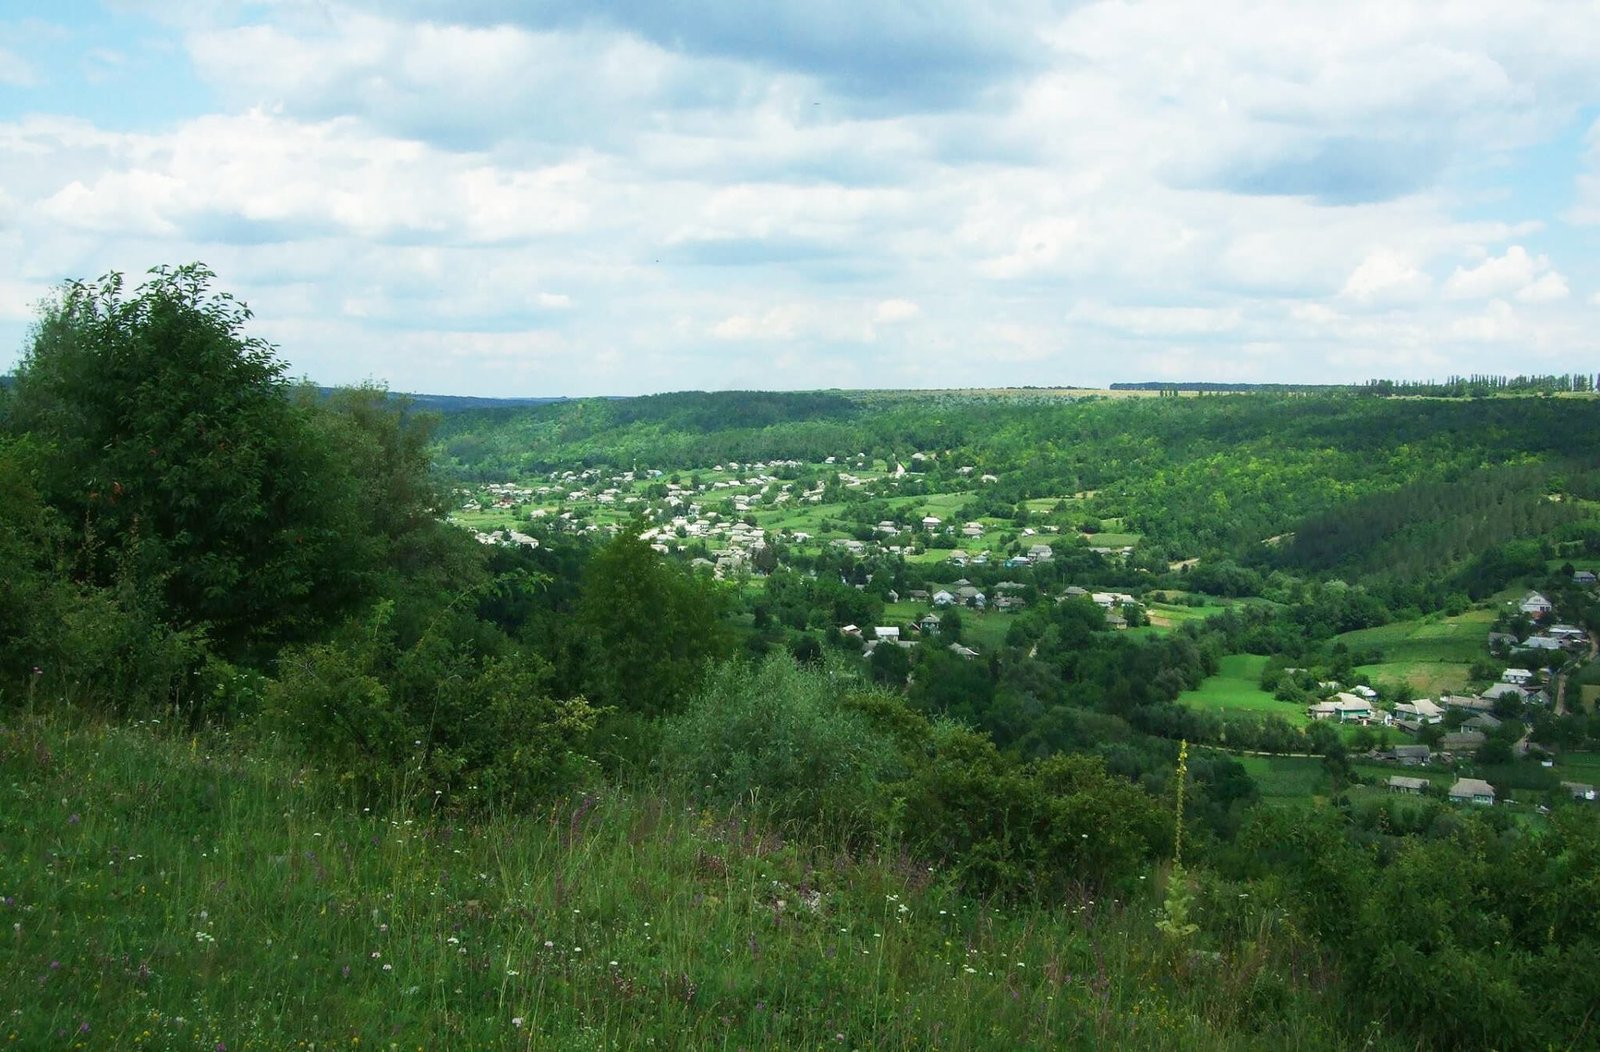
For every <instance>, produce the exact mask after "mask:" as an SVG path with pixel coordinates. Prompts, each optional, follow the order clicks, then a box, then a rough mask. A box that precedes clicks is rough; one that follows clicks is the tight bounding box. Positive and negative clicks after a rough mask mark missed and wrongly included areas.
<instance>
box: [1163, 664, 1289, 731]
mask: <svg viewBox="0 0 1600 1052" xmlns="http://www.w3.org/2000/svg"><path fill="white" fill-rule="evenodd" d="M1266 667H1267V659H1266V658H1265V657H1263V656H1261V655H1259V654H1229V655H1228V656H1227V657H1225V658H1223V659H1222V662H1221V670H1220V671H1219V672H1218V673H1217V674H1216V675H1215V676H1212V677H1211V678H1209V679H1207V680H1206V681H1205V682H1204V683H1202V684H1200V686H1199V688H1198V689H1196V690H1187V691H1184V692H1183V693H1182V694H1180V695H1178V703H1179V704H1181V705H1190V706H1193V707H1194V708H1197V709H1208V710H1210V711H1212V712H1218V713H1221V714H1222V715H1223V716H1224V717H1228V716H1250V717H1258V716H1264V715H1273V716H1282V717H1283V718H1284V719H1286V720H1288V721H1289V722H1290V723H1295V724H1301V723H1305V722H1306V721H1307V717H1306V714H1305V710H1304V709H1303V708H1302V707H1301V706H1299V705H1293V704H1290V703H1288V702H1284V701H1279V700H1278V699H1277V698H1274V697H1273V696H1272V695H1271V694H1268V693H1267V692H1266V691H1264V690H1262V689H1261V672H1262V670H1263V669H1265V668H1266Z"/></svg>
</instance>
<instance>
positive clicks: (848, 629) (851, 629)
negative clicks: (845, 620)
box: [839, 625, 861, 639]
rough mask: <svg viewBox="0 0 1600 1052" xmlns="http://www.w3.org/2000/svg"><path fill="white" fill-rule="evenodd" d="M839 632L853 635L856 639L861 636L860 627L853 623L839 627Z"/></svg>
mask: <svg viewBox="0 0 1600 1052" xmlns="http://www.w3.org/2000/svg"><path fill="white" fill-rule="evenodd" d="M839 633H840V634H841V635H846V636H853V637H855V638H856V639H860V638H861V629H859V628H857V627H856V626H855V625H845V626H844V627H843V628H841V629H839Z"/></svg>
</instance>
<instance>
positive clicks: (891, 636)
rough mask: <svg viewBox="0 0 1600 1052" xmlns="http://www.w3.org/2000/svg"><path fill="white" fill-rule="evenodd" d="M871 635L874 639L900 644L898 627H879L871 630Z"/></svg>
mask: <svg viewBox="0 0 1600 1052" xmlns="http://www.w3.org/2000/svg"><path fill="white" fill-rule="evenodd" d="M872 635H873V638H875V639H887V640H890V641H892V642H895V643H898V642H900V628H899V626H898V625H879V626H878V627H876V628H874V629H873V630H872Z"/></svg>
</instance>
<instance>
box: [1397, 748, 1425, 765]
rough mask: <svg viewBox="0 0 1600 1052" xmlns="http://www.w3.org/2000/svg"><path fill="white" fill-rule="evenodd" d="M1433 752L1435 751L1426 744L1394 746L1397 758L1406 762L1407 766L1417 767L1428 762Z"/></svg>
mask: <svg viewBox="0 0 1600 1052" xmlns="http://www.w3.org/2000/svg"><path fill="white" fill-rule="evenodd" d="M1432 754H1433V751H1432V750H1431V749H1429V748H1428V747H1427V746H1426V745H1396V746H1395V747H1394V758H1395V760H1396V761H1397V762H1399V763H1402V764H1405V765H1406V766H1407V767H1416V766H1420V765H1421V764H1425V763H1427V762H1428V758H1429V757H1430V756H1432Z"/></svg>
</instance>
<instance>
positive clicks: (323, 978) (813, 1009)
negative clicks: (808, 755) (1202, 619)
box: [0, 719, 1348, 1052]
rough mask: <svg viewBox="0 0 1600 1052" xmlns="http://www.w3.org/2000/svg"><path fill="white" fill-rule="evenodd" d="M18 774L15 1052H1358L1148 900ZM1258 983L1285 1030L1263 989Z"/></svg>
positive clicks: (156, 753)
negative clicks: (984, 888)
mask: <svg viewBox="0 0 1600 1052" xmlns="http://www.w3.org/2000/svg"><path fill="white" fill-rule="evenodd" d="M0 778H3V779H4V780H5V783H6V784H7V786H8V787H9V792H8V796H7V804H6V807H5V808H4V810H3V811H0V844H3V846H4V850H3V851H0V913H3V914H4V920H5V921H6V923H7V925H8V926H9V930H6V931H5V936H4V937H5V939H6V943H7V947H6V948H7V954H6V967H5V969H4V971H3V972H0V1034H3V1035H4V1038H3V1040H5V1041H6V1043H7V1044H8V1045H9V1046H10V1047H15V1048H69V1047H72V1048H76V1047H84V1048H89V1047H94V1048H128V1049H132V1048H205V1049H214V1048H224V1047H226V1048H227V1049H230V1050H235V1052H237V1050H240V1049H256V1048H260V1049H280V1048H302V1047H304V1048H311V1047H315V1048H332V1047H336V1046H337V1047H340V1048H352V1047H360V1048H370V1047H374V1046H376V1047H382V1048H406V1049H410V1048H472V1049H502V1048H503V1049H535V1048H537V1049H544V1048H560V1049H611V1048H646V1047H655V1048H684V1049H696V1048H717V1049H721V1048H728V1049H733V1048H741V1047H742V1048H817V1047H828V1048H857V1049H863V1048H872V1049H921V1048H932V1047H938V1048H945V1049H1015V1048H1084V1049H1088V1048H1107V1047H1117V1048H1136V1049H1137V1048H1150V1049H1156V1048H1186V1049H1188V1048H1194V1049H1225V1048H1226V1049H1254V1048H1259V1049H1275V1048H1289V1047H1294V1048H1335V1047H1342V1046H1343V1045H1344V1044H1345V1043H1346V1040H1347V1039H1348V1035H1347V1034H1344V1033H1343V1032H1340V1031H1336V1030H1334V1029H1333V1028H1332V1026H1331V1024H1330V1022H1329V1020H1330V1018H1331V1017H1332V1016H1333V1015H1334V1014H1335V1013H1334V1012H1333V1011H1332V1010H1331V1009H1329V1008H1328V1006H1327V1005H1326V1003H1325V999H1324V998H1323V995H1321V994H1320V993H1319V991H1317V990H1315V989H1313V988H1312V987H1311V985H1310V984H1309V982H1300V981H1291V980H1288V979H1285V978H1283V976H1284V974H1285V973H1286V972H1287V970H1288V968H1287V965H1283V964H1274V963H1273V962H1271V961H1270V960H1269V959H1267V957H1266V955H1265V954H1264V953H1263V951H1262V950H1261V948H1260V947H1255V946H1253V945H1252V946H1251V947H1249V948H1247V949H1244V950H1241V956H1240V957H1239V958H1238V959H1237V960H1235V959H1234V958H1233V957H1232V956H1230V955H1222V956H1219V957H1218V958H1217V960H1216V962H1215V964H1214V965H1213V964H1209V963H1206V962H1201V963H1200V964H1198V965H1196V964H1195V963H1193V962H1190V961H1189V960H1188V958H1187V957H1186V956H1185V957H1175V956H1174V954H1173V952H1172V951H1171V949H1170V948H1169V947H1167V946H1166V945H1165V944H1164V943H1163V942H1162V941H1161V939H1160V937H1159V936H1157V935H1156V934H1155V933H1154V930H1153V925H1152V923H1151V920H1150V916H1151V913H1152V910H1153V907H1154V905H1155V903H1154V902H1153V901H1152V900H1150V899H1144V900H1141V901H1138V902H1136V903H1126V904H1123V903H1118V902H1114V901H1110V900H1108V899H1102V900H1100V901H1095V900H1093V899H1091V898H1088V897H1085V898H1084V899H1082V900H1080V901H1074V902H1071V903H1066V904H1056V905H1050V906H1041V907H1019V908H1016V909H1009V908H1007V909H1002V908H998V907H997V906H994V905H987V904H982V903H977V902H973V901H970V900H967V899H964V898H962V897H961V896H959V895H958V894H956V893H955V892H954V891H953V890H952V888H951V887H950V886H949V885H948V884H947V883H946V882H945V881H944V879H943V878H942V876H941V874H939V873H937V872H934V871H932V870H930V869H929V868H928V867H926V866H924V865H921V864H918V863H915V862H913V861H911V860H910V859H907V858H905V857H903V856H901V855H899V854H897V853H896V852H893V851H888V852H883V853H878V854H861V853H855V852H852V851H850V850H848V849H847V848H846V847H845V846H843V845H838V844H834V845H831V846H830V845H821V846H815V845H814V846H804V845H801V844H797V843H791V842H788V841H786V840H785V839H784V838H783V837H780V836H778V835H776V834H774V833H772V832H770V831H764V830H763V829H762V828H760V827H758V826H756V825H753V824H751V823H749V822H746V821H743V820H740V819H738V818H736V817H729V816H726V815H724V816H717V815H712V814H707V813H703V812H700V811H697V810H694V809H692V808H689V807H687V806H685V805H684V804H682V803H680V802H674V801H672V800H669V799H663V798H661V797H659V796H655V795H651V794H644V793H629V792H622V791H617V790H609V791H601V792H597V793H595V794H593V795H589V796H584V797H582V798H578V799H574V800H571V801H567V802H564V803H557V804H552V805H550V806H549V807H547V808H545V809H543V810H541V811H539V812H537V813H532V814H523V815H502V816H492V817H488V818H485V819H483V820H481V821H476V822H467V821H464V820H460V819H455V818H452V817H450V816H444V815H429V814H424V813H413V812H407V811H405V810H396V811H392V812H389V813H378V812H376V811H374V812H368V811H365V810H363V809H361V808H358V807H355V806H353V805H351V804H348V803H345V802H344V801H342V800H341V798H340V794H339V793H338V792H337V790H336V788H334V787H332V786H329V785H325V784H322V783H321V782H320V781H319V780H318V779H317V778H315V777H312V776H309V775H308V774H306V772H304V771H302V770H300V769H298V768H296V767H295V766H294V765H292V764H290V763H286V762H283V761H280V760H275V759H272V758H270V757H267V758H264V757H262V756H260V755H254V756H253V755H249V754H246V753H244V752H242V751H239V750H238V749H236V748H235V747H234V746H232V745H231V744H230V743H228V742H226V741H224V740H212V741H209V742H198V741H197V742H191V741H187V740H174V739H171V738H167V737H164V736H162V735H161V734H160V733H159V732H156V731H152V730H151V729H150V728H147V727H131V728H120V729H117V728H110V729H108V728H103V727H97V726H66V725H63V724H62V723H61V722H60V721H36V720H29V719H20V720H18V719H13V720H11V721H9V722H8V724H7V725H6V726H4V727H3V728H0ZM1174 962H1177V963H1174ZM1197 967H1198V968H1199V969H1200V971H1198V972H1197V971H1195V970H1194V969H1196V968H1197ZM1264 972H1267V973H1270V975H1271V976H1274V977H1275V978H1273V979H1272V983H1273V984H1274V985H1273V988H1274V990H1275V991H1276V992H1277V993H1276V996H1277V997H1278V999H1279V1000H1278V1002H1276V1007H1275V1008H1274V1009H1273V1010H1272V1011H1271V1012H1269V1013H1262V1012H1260V1011H1258V1010H1257V1009H1255V1008H1251V1007H1250V1004H1249V1002H1250V998H1249V996H1248V994H1249V991H1250V990H1251V989H1253V988H1254V987H1253V986H1252V985H1251V984H1252V983H1253V982H1255V981H1256V978H1255V977H1257V976H1260V975H1262V974H1263V973H1264Z"/></svg>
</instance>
